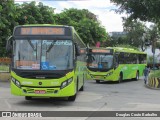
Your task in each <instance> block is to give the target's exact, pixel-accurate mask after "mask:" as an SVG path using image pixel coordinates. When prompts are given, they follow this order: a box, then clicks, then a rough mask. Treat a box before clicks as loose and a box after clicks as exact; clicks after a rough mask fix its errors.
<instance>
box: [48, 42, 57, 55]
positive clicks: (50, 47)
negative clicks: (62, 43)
mask: <svg viewBox="0 0 160 120" xmlns="http://www.w3.org/2000/svg"><path fill="white" fill-rule="evenodd" d="M55 42H56V41H53V42H52V43H51V45H50V46H49V48H48V50H47V51H46V52H49V51H50V50H51V49H52V47H53V46H54V43H55Z"/></svg>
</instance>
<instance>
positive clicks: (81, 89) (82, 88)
mask: <svg viewBox="0 0 160 120" xmlns="http://www.w3.org/2000/svg"><path fill="white" fill-rule="evenodd" d="M84 78H85V77H84V74H83V85H82V86H81V88H80V89H79V91H83V90H84V80H85V79H84Z"/></svg>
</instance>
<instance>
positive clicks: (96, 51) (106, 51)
mask: <svg viewBox="0 0 160 120" xmlns="http://www.w3.org/2000/svg"><path fill="white" fill-rule="evenodd" d="M92 52H93V53H110V52H111V51H110V50H105V49H92Z"/></svg>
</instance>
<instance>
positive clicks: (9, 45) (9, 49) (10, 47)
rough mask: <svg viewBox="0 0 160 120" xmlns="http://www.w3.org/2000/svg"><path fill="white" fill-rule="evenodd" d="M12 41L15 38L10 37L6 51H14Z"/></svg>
mask: <svg viewBox="0 0 160 120" xmlns="http://www.w3.org/2000/svg"><path fill="white" fill-rule="evenodd" d="M12 40H13V37H12V36H10V37H9V38H8V39H7V44H6V51H7V52H9V51H11V50H12V44H11V43H12Z"/></svg>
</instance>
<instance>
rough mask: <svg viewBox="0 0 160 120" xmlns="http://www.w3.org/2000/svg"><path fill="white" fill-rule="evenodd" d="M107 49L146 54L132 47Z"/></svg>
mask: <svg viewBox="0 0 160 120" xmlns="http://www.w3.org/2000/svg"><path fill="white" fill-rule="evenodd" d="M107 49H114V50H115V51H117V52H127V53H139V54H147V53H145V52H142V51H139V50H136V49H133V48H123V47H107Z"/></svg>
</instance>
